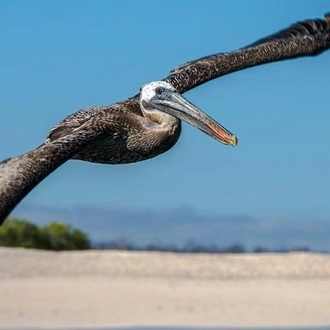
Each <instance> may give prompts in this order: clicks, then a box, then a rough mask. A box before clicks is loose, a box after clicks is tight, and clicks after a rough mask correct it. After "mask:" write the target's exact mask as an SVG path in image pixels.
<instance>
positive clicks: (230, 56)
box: [165, 13, 330, 93]
mask: <svg viewBox="0 0 330 330" xmlns="http://www.w3.org/2000/svg"><path fill="white" fill-rule="evenodd" d="M329 47H330V13H329V14H326V15H325V17H324V19H315V20H306V21H303V22H299V23H296V24H293V25H291V26H290V27H288V28H286V29H283V30H281V31H279V32H277V33H275V34H272V35H270V36H268V37H265V38H262V39H260V40H258V41H257V42H254V43H252V44H250V45H248V46H246V47H244V48H241V49H239V50H237V51H234V52H228V53H218V54H213V55H209V56H205V57H201V58H199V59H197V60H193V61H190V62H187V63H185V64H183V65H180V66H179V67H177V68H176V69H174V70H172V71H171V72H170V75H169V76H168V77H167V78H165V80H166V81H168V82H169V83H171V84H172V85H173V86H174V87H175V88H176V89H177V90H178V91H179V92H180V93H184V92H186V91H188V90H190V89H192V88H195V87H197V86H199V85H201V84H204V83H206V82H208V81H210V80H212V79H215V78H218V77H221V76H224V75H226V74H228V73H231V72H235V71H238V70H242V69H245V68H249V67H253V66H257V65H261V64H265V63H270V62H276V61H282V60H286V59H292V58H296V57H303V56H314V55H318V54H320V53H322V52H323V51H325V50H327V49H329Z"/></svg>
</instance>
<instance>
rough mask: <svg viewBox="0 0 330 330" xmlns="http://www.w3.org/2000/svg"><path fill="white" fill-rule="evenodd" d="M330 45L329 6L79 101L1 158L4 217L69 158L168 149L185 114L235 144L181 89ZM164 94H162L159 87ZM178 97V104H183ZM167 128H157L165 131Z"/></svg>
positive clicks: (128, 159) (125, 159) (116, 159)
mask: <svg viewBox="0 0 330 330" xmlns="http://www.w3.org/2000/svg"><path fill="white" fill-rule="evenodd" d="M329 48H330V13H329V14H326V15H325V17H324V19H314V20H306V21H303V22H298V23H296V24H293V25H291V26H290V27H288V28H286V29H284V30H281V31H279V32H277V33H275V34H273V35H270V36H268V37H266V38H263V39H260V40H259V41H257V42H255V43H253V44H250V45H248V46H246V47H244V48H241V49H238V50H236V51H233V52H228V53H218V54H213V55H210V56H206V57H202V58H199V59H197V60H194V61H191V62H188V63H186V64H184V65H181V66H179V67H178V68H176V69H174V70H173V71H171V72H170V74H169V76H168V77H166V78H165V79H163V82H164V85H161V83H160V82H153V83H150V84H147V85H146V86H144V87H142V89H141V94H138V95H135V96H133V97H131V98H129V99H127V100H125V101H122V102H118V103H116V104H113V105H109V106H103V107H92V108H87V109H82V110H80V111H78V112H76V113H75V114H73V115H71V116H68V117H67V118H66V119H64V120H63V121H62V122H60V123H59V124H58V125H56V126H55V127H54V128H53V129H52V130H51V131H50V132H49V134H48V136H47V138H46V140H45V143H44V144H42V145H41V146H39V147H37V148H36V149H34V150H32V151H30V152H28V153H25V154H23V155H21V156H18V157H15V158H11V159H7V160H5V161H3V162H2V163H0V223H1V222H2V221H3V220H4V219H5V218H6V216H7V215H8V214H9V213H10V212H11V211H12V209H13V208H14V207H15V206H16V205H17V204H18V203H19V202H20V201H21V200H22V198H24V196H26V194H28V193H29V192H30V191H31V190H32V189H33V188H34V187H35V186H36V185H37V184H38V183H40V182H41V181H42V180H43V179H45V178H46V177H47V176H48V175H49V174H50V173H52V172H53V171H54V170H55V169H56V168H58V167H59V166H61V165H62V164H63V163H65V162H66V161H68V160H69V159H71V158H74V159H80V160H85V161H89V162H95V163H105V164H122V163H132V162H137V161H141V160H145V159H149V158H151V157H155V156H157V155H159V154H161V153H163V152H166V151H167V150H169V149H170V148H171V147H173V146H174V144H175V143H176V141H177V140H178V138H179V136H180V132H181V126H180V120H185V121H187V122H188V123H190V124H192V125H194V126H196V127H197V128H199V129H200V130H202V131H203V132H204V133H206V134H208V135H210V136H211V137H213V138H215V139H216V140H218V141H220V142H222V143H224V144H229V145H233V146H235V145H236V144H237V138H236V137H235V136H234V135H233V134H231V133H230V132H229V131H228V130H227V129H225V128H224V127H223V126H221V125H220V124H218V123H216V122H215V121H214V120H213V119H212V118H210V117H208V116H207V115H206V114H204V113H203V112H201V110H199V109H198V108H197V107H196V106H194V105H192V104H191V103H189V101H187V100H186V99H184V98H183V97H182V96H181V95H180V94H183V93H184V92H186V91H188V90H190V89H192V88H195V87H197V86H199V85H201V84H204V83H206V82H208V81H210V80H212V79H215V78H218V77H221V76H223V75H226V74H228V73H231V72H235V71H239V70H242V69H246V68H249V67H253V66H257V65H261V64H265V63H270V62H275V61H282V60H285V59H293V58H297V57H303V56H315V55H318V54H321V53H322V52H323V51H325V50H327V49H329ZM158 87H161V88H162V89H163V91H162V93H164V95H165V96H166V95H167V97H168V98H167V99H165V98H164V99H161V98H160V97H159V95H158V96H156V94H157V90H158V89H157V88H158ZM180 102H181V104H180ZM162 130H163V132H160V131H162Z"/></svg>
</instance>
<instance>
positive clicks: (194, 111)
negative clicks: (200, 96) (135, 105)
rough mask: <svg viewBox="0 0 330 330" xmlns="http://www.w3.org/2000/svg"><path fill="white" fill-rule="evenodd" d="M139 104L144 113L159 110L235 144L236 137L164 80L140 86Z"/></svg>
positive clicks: (226, 142)
mask: <svg viewBox="0 0 330 330" xmlns="http://www.w3.org/2000/svg"><path fill="white" fill-rule="evenodd" d="M140 92H141V93H140V105H141V108H142V109H143V111H145V112H146V113H153V112H156V111H161V112H163V113H166V114H169V115H170V116H173V117H175V118H178V119H180V120H184V121H185V122H187V123H189V124H191V125H193V126H195V127H197V128H198V129H200V130H201V131H203V132H204V133H206V134H208V135H209V136H211V137H212V138H214V139H215V140H217V141H219V142H221V143H223V144H230V145H232V146H234V147H235V146H236V145H237V143H238V141H237V137H236V136H235V135H234V134H232V133H231V132H229V131H228V130H227V129H226V128H225V127H223V126H222V125H220V124H219V123H217V122H216V121H215V120H214V119H212V118H211V117H209V116H208V115H207V114H206V113H204V112H203V111H202V110H200V109H199V108H198V107H196V106H195V105H193V104H192V103H190V102H189V101H188V100H187V99H186V98H184V97H183V96H182V95H181V94H180V93H179V92H178V91H177V90H176V89H175V88H174V87H173V86H172V85H171V84H169V83H168V82H166V81H153V82H151V83H149V84H147V85H144V86H142V87H141V90H140Z"/></svg>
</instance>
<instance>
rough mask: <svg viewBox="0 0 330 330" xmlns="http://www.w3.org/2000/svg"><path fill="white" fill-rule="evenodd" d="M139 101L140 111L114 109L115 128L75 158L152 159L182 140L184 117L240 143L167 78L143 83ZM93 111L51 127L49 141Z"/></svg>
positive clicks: (219, 136)
mask: <svg viewBox="0 0 330 330" xmlns="http://www.w3.org/2000/svg"><path fill="white" fill-rule="evenodd" d="M139 105H140V111H141V114H140V115H137V114H135V113H132V112H127V111H122V109H117V108H115V109H113V110H112V112H111V113H112V116H111V118H108V120H109V119H110V120H111V124H112V129H111V130H110V131H109V132H108V133H107V134H105V135H104V136H102V137H100V138H99V139H97V141H95V142H94V143H92V144H90V145H88V146H87V148H85V149H84V150H82V151H80V152H79V153H78V154H76V155H75V156H73V157H72V158H73V159H80V160H85V161H89V162H95V163H103V164H127V163H134V162H138V161H142V160H146V159H150V158H152V157H155V156H158V155H159V154H161V153H164V152H166V151H167V150H169V149H170V148H172V147H173V146H174V144H175V143H176V142H177V141H178V139H179V136H180V134H181V120H184V121H186V122H187V123H189V124H191V125H193V126H195V127H197V128H198V129H200V130H201V131H203V132H205V133H206V134H208V135H209V136H211V137H213V138H214V139H216V140H218V141H219V142H221V143H223V144H230V145H233V146H236V145H237V138H236V136H235V135H233V134H232V133H231V132H229V131H228V130H227V129H226V128H224V127H223V126H222V125H220V124H219V123H217V122H216V121H215V120H214V119H212V118H211V117H209V116H208V115H206V114H205V113H204V112H203V111H202V110H200V109H198V108H197V107H196V106H195V105H193V104H192V103H190V102H189V101H188V100H187V99H185V98H184V97H183V96H182V95H180V94H179V93H178V91H177V90H176V89H175V88H174V87H173V86H172V85H171V84H170V83H168V82H166V81H154V82H151V83H149V84H146V85H144V86H142V87H141V89H140V95H139ZM101 109H102V108H101ZM91 111H95V108H90V109H87V110H86V109H84V110H82V111H80V112H78V113H77V114H75V115H73V116H70V117H68V118H67V119H66V120H65V121H64V122H62V123H60V124H59V125H58V126H56V127H55V128H54V129H53V130H51V132H50V133H49V135H48V137H47V139H46V141H45V143H50V142H52V141H54V140H55V139H57V138H59V136H58V133H60V134H63V131H62V130H63V126H64V127H66V125H67V123H68V122H69V123H72V122H73V121H72V120H73V119H74V120H76V119H77V117H79V118H80V115H82V114H83V115H86V114H89V115H90V112H91ZM97 111H100V108H98V109H97ZM69 118H70V119H69ZM79 124H80V125H81V122H79ZM60 136H61V135H60Z"/></svg>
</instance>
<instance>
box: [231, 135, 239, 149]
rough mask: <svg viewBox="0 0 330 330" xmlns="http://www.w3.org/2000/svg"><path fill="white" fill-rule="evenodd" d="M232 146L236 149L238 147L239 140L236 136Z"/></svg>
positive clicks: (233, 138)
mask: <svg viewBox="0 0 330 330" xmlns="http://www.w3.org/2000/svg"><path fill="white" fill-rule="evenodd" d="M232 141H233V142H232V146H233V147H236V146H237V144H238V138H237V136H236V135H233V137H232Z"/></svg>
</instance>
